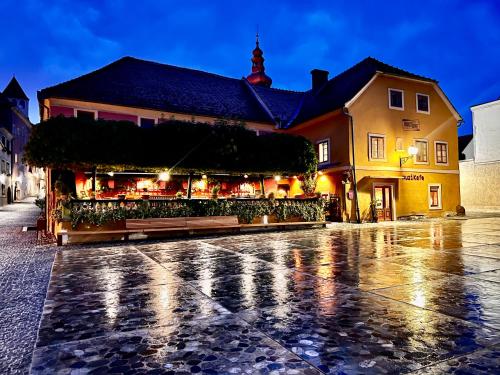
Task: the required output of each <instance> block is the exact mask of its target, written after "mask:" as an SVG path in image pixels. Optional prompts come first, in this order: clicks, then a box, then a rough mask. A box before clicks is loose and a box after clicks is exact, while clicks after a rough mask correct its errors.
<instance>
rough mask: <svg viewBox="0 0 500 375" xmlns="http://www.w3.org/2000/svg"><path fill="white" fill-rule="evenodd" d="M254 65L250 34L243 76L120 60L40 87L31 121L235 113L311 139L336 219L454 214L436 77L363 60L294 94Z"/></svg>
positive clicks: (453, 181)
mask: <svg viewBox="0 0 500 375" xmlns="http://www.w3.org/2000/svg"><path fill="white" fill-rule="evenodd" d="M263 62H264V59H263V53H262V50H261V49H260V48H259V45H258V42H257V46H256V48H255V50H254V51H253V58H252V74H250V75H249V76H248V77H247V78H242V79H235V78H228V77H222V76H218V75H214V74H211V73H207V72H201V71H196V70H192V69H187V68H179V67H172V66H170V65H165V64H158V63H154V62H149V61H143V60H138V59H134V58H130V57H125V58H123V59H120V60H118V61H116V62H114V63H112V64H110V65H107V66H105V67H104V68H101V69H99V70H97V71H95V72H92V73H90V74H86V75H84V76H81V77H78V78H76V79H73V80H71V81H68V82H65V83H62V84H59V85H56V86H53V87H50V88H47V89H44V90H42V91H40V92H39V94H38V99H39V103H40V112H41V117H42V119H47V118H49V117H53V116H59V115H62V116H77V117H80V116H82V117H92V118H95V119H97V118H103V119H108V120H128V121H132V122H134V123H136V124H137V125H138V126H141V127H148V126H155V124H157V123H159V122H161V121H162V120H164V119H171V118H175V119H178V120H181V119H186V120H193V121H200V122H201V121H203V122H208V123H211V122H214V121H216V120H217V119H220V118H225V119H232V120H238V121H244V122H245V123H246V124H247V126H248V127H249V128H251V129H253V130H255V131H256V132H257V133H258V134H261V133H268V132H285V133H291V134H297V135H302V136H304V137H306V138H307V139H309V140H310V141H311V142H312V143H313V144H314V145H316V147H317V151H318V159H319V164H318V171H319V172H318V174H317V175H316V176H315V180H316V188H315V191H316V192H319V193H322V194H325V195H326V194H328V195H333V196H335V197H336V198H335V199H336V200H337V201H338V202H340V203H339V205H340V207H341V209H340V211H341V214H342V215H341V216H342V218H343V220H347V221H367V220H373V216H376V217H378V219H379V220H395V219H397V218H400V217H404V216H409V215H425V216H443V215H444V214H445V213H446V212H450V211H455V209H456V206H457V205H458V204H460V191H459V171H458V146H457V142H458V135H457V125H458V124H459V123H460V122H461V118H460V115H459V114H458V113H457V111H456V110H455V109H454V107H453V106H452V104H451V103H450V101H449V100H448V98H447V97H446V96H445V94H444V93H443V92H442V90H441V89H440V87H439V86H438V83H437V82H436V81H435V80H432V79H429V78H426V77H422V76H418V75H415V74H412V73H409V72H407V71H404V70H401V69H398V68H395V67H393V66H390V65H387V64H385V63H382V62H380V61H378V60H376V59H373V58H371V57H369V58H366V59H364V60H363V61H361V62H360V63H358V64H356V65H355V66H353V67H351V68H350V69H348V70H346V71H345V72H343V73H341V74H339V75H337V76H335V77H333V78H332V79H328V72H326V71H323V70H317V69H315V70H313V71H312V72H311V75H312V86H311V89H310V90H308V91H305V92H295V91H286V90H280V89H275V88H271V87H270V86H271V83H272V80H271V78H270V77H268V76H267V75H266V74H265V73H264V63H263ZM255 152H258V150H255ZM410 153H414V154H415V155H413V154H410ZM276 180H277V181H274V179H270V180H269V181H266V189H265V190H266V193H269V192H277V193H278V194H279V195H283V194H286V195H287V196H288V197H294V196H297V195H302V194H303V191H302V186H303V184H302V182H301V181H302V177H301V176H297V177H293V176H282V179H281V180H280V179H276Z"/></svg>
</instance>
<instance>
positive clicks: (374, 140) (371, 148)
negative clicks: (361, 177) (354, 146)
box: [368, 134, 385, 161]
mask: <svg viewBox="0 0 500 375" xmlns="http://www.w3.org/2000/svg"><path fill="white" fill-rule="evenodd" d="M368 154H369V159H370V160H383V161H385V135H383V134H368Z"/></svg>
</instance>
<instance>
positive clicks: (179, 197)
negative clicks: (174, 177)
mask: <svg viewBox="0 0 500 375" xmlns="http://www.w3.org/2000/svg"><path fill="white" fill-rule="evenodd" d="M182 196H183V193H182V191H178V192H177V193H175V197H176V198H177V199H182Z"/></svg>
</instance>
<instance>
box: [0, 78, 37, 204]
mask: <svg viewBox="0 0 500 375" xmlns="http://www.w3.org/2000/svg"><path fill="white" fill-rule="evenodd" d="M28 110H29V99H28V97H27V96H26V94H25V93H24V91H23V89H22V88H21V86H20V84H19V82H18V81H17V80H16V78H12V80H11V81H10V82H9V84H8V85H7V87H6V88H5V89H4V91H3V92H2V93H0V141H1V145H0V147H1V148H2V150H1V152H0V158H1V161H0V163H1V173H0V183H1V191H0V202H1V203H0V204H1V205H5V204H9V203H12V202H14V201H16V200H21V199H24V198H26V197H30V196H38V194H39V190H40V186H41V185H42V186H43V172H41V171H40V170H38V169H37V168H32V167H30V166H29V165H27V164H25V163H24V162H23V156H24V146H25V145H26V143H27V142H28V139H29V136H30V132H31V127H32V124H31V122H30V121H29V117H28Z"/></svg>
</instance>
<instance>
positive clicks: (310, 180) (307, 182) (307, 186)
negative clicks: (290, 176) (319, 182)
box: [300, 173, 316, 197]
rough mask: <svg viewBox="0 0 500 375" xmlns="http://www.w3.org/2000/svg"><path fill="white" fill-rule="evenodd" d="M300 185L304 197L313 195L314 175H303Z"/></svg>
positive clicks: (314, 187) (314, 188)
mask: <svg viewBox="0 0 500 375" xmlns="http://www.w3.org/2000/svg"><path fill="white" fill-rule="evenodd" d="M300 185H301V186H300V187H301V189H302V191H303V192H304V194H305V196H306V197H307V196H311V195H314V191H315V190H316V178H315V176H314V174H312V173H309V174H306V175H304V177H303V178H302V181H301V184H300Z"/></svg>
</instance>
